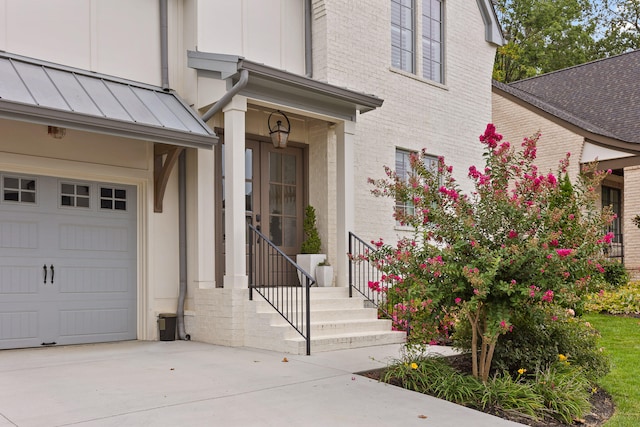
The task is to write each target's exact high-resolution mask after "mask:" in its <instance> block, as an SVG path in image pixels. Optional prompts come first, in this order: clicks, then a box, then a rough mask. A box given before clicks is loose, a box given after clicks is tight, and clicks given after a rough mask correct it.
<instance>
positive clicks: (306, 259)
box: [296, 254, 327, 285]
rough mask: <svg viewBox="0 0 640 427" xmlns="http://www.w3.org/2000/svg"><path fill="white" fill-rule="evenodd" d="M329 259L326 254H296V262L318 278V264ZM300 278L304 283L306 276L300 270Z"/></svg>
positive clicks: (310, 274) (302, 283) (301, 282)
mask: <svg viewBox="0 0 640 427" xmlns="http://www.w3.org/2000/svg"><path fill="white" fill-rule="evenodd" d="M325 259H327V255H326V254H298V255H296V263H297V264H298V265H299V266H300V267H301V268H302V269H303V270H304V271H306V272H307V274H309V276H311V277H313V279H314V280H315V278H316V267H317V266H318V264H320V263H321V262H323V261H324V260H325ZM298 280H300V284H301V285H304V284H305V281H304V276H303V275H302V274H301V273H300V272H298Z"/></svg>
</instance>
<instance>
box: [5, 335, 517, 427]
mask: <svg viewBox="0 0 640 427" xmlns="http://www.w3.org/2000/svg"><path fill="white" fill-rule="evenodd" d="M400 348H401V346H400V345H397V344H394V345H385V346H377V347H366V348H358V349H352V350H339V351H332V352H323V353H318V354H317V355H311V356H297V355H290V354H282V353H277V352H271V351H266V350H255V349H249V348H231V347H221V346H215V345H209V344H203V343H198V342H188V341H165V342H160V341H159V342H144V341H128V342H119V343H111V344H93V345H79V346H68V347H55V348H38V349H25V350H4V351H0V384H1V385H2V386H1V387H0V427H5V426H20V427H27V426H68V425H74V426H76V425H79V426H147V425H153V426H172V427H174V426H210V425H225V426H282V425H295V426H367V427H373V426H389V425H402V426H422V427H426V426H438V427H447V426H477V427H485V426H486V427H494V426H497V427H501V426H505V427H506V426H518V425H520V424H516V423H512V422H508V421H505V420H502V419H500V418H496V417H493V416H491V415H487V414H484V413H481V412H477V411H474V410H471V409H468V408H464V407H461V406H458V405H454V404H452V403H449V402H446V401H442V400H439V399H435V398H433V397H430V396H425V395H422V394H419V393H415V392H411V391H407V390H403V389H401V388H398V387H394V386H391V385H387V384H384V383H379V382H377V381H375V380H371V379H368V378H365V377H363V376H359V375H355V374H354V373H355V372H361V371H365V370H370V369H376V368H381V367H384V366H386V365H387V364H388V362H390V361H391V360H393V359H394V358H398V357H399V356H400ZM432 351H440V352H443V353H445V352H448V351H450V350H448V349H446V348H442V347H432ZM285 357H286V358H287V360H288V362H283V359H284V358H285ZM421 415H424V416H426V417H427V418H421V417H419V416H421Z"/></svg>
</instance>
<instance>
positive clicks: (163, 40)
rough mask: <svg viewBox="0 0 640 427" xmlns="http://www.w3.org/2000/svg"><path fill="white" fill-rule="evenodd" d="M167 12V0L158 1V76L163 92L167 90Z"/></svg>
mask: <svg viewBox="0 0 640 427" xmlns="http://www.w3.org/2000/svg"><path fill="white" fill-rule="evenodd" d="M167 10H168V8H167V0H160V74H161V78H162V89H164V90H169V43H168V39H169V30H168V27H169V25H168V22H169V18H168V12H167Z"/></svg>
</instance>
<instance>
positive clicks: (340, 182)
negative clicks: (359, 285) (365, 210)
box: [336, 122, 356, 286]
mask: <svg viewBox="0 0 640 427" xmlns="http://www.w3.org/2000/svg"><path fill="white" fill-rule="evenodd" d="M355 133H356V124H355V122H342V123H339V124H338V125H336V139H337V144H336V150H337V158H336V163H337V173H336V175H337V177H336V178H337V179H336V208H337V224H336V225H337V227H336V228H337V235H338V236H337V254H336V257H337V259H338V264H337V271H336V284H337V285H338V286H340V285H341V286H348V284H349V264H348V260H347V252H349V234H348V233H349V231H353V224H354V205H353V200H354V188H353V168H354V157H353V144H354V140H355Z"/></svg>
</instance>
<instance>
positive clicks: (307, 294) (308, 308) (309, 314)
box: [305, 277, 311, 356]
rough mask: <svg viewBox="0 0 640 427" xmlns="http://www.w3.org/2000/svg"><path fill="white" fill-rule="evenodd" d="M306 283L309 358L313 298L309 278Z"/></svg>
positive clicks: (308, 352)
mask: <svg viewBox="0 0 640 427" xmlns="http://www.w3.org/2000/svg"><path fill="white" fill-rule="evenodd" d="M305 279H306V280H305V281H306V283H307V289H306V303H305V311H306V313H305V318H306V320H305V321H306V322H307V330H306V335H307V336H306V338H307V356H310V355H311V300H310V298H309V297H310V296H311V283H310V279H309V278H308V277H306V278H305Z"/></svg>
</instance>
